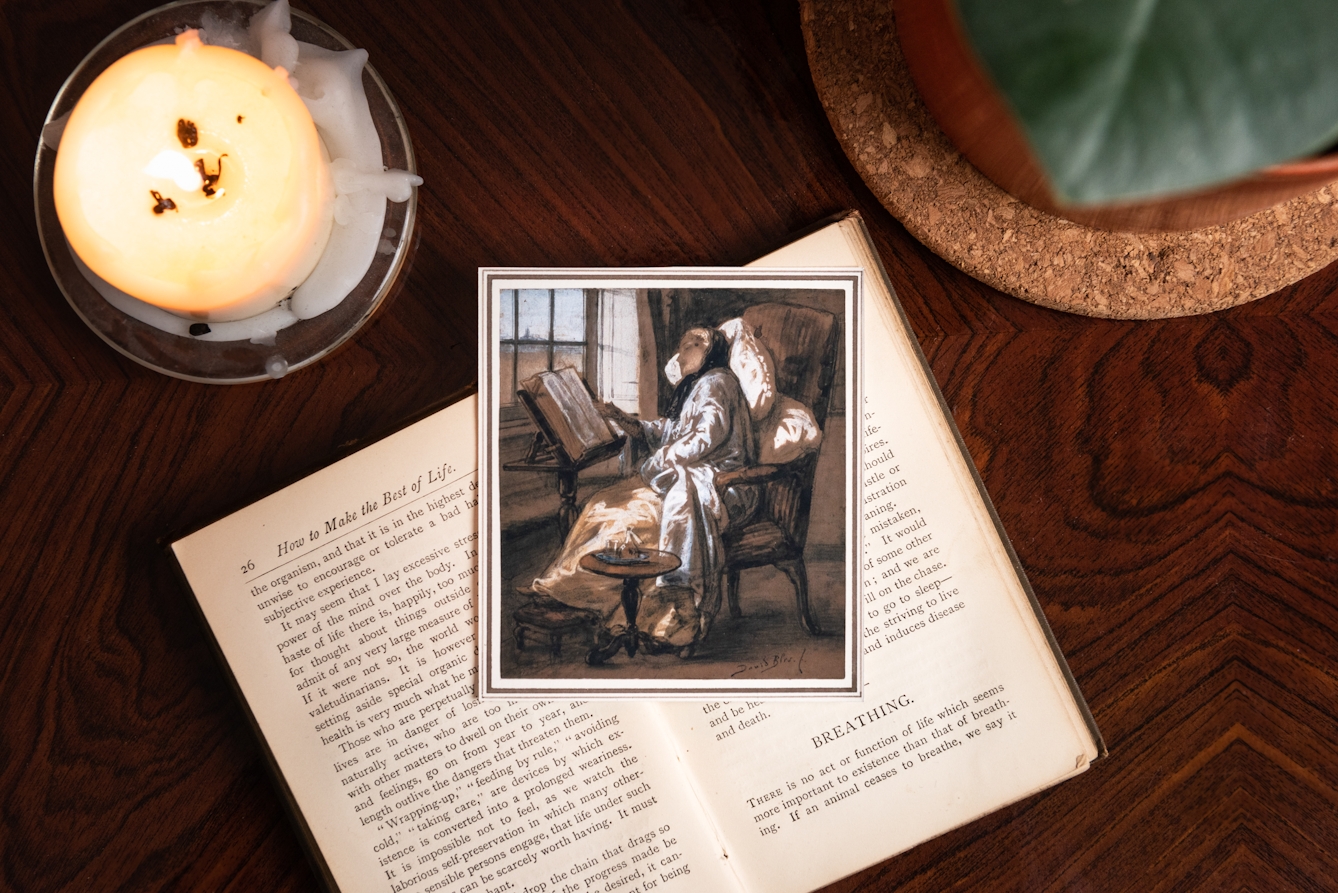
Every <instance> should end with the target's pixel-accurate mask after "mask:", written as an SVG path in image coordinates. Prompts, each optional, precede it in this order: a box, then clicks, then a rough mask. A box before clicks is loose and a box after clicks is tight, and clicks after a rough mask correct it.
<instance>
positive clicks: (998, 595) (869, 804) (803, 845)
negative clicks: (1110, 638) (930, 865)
mask: <svg viewBox="0 0 1338 893" xmlns="http://www.w3.org/2000/svg"><path fill="white" fill-rule="evenodd" d="M843 226H845V225H844V224H838V225H835V226H831V227H828V228H827V229H826V230H823V231H820V232H819V233H817V234H815V235H814V236H810V237H808V238H806V239H803V240H800V242H798V243H795V245H793V246H790V248H789V249H783V250H782V251H781V252H778V253H777V254H776V255H772V256H770V257H768V258H766V259H764V261H763V263H774V264H783V265H786V266H789V265H806V266H812V265H814V264H818V263H825V264H830V265H835V266H851V265H863V266H865V267H866V269H867V270H868V275H867V276H866V280H865V281H866V284H867V285H868V286H869V288H868V291H867V292H866V295H867V303H866V308H867V315H866V320H865V322H866V325H865V350H864V356H865V357H867V358H869V359H868V360H867V362H868V366H867V368H866V370H865V371H866V376H867V377H866V381H867V383H868V384H867V387H866V391H865V394H866V396H865V400H864V405H863V407H862V410H863V412H862V415H861V417H860V418H859V419H855V420H852V421H855V422H856V423H858V424H863V426H864V436H865V438H864V439H865V444H864V448H863V479H864V481H863V482H864V493H865V495H864V498H863V511H862V516H861V517H862V524H863V536H864V560H865V582H864V587H863V599H862V601H863V604H864V609H865V620H864V623H865V638H864V661H865V677H866V683H865V693H864V703H863V704H858V705H856V704H849V703H846V704H837V703H831V704H815V703H810V704H805V705H802V706H800V705H793V704H785V703H764V702H760V701H734V702H712V703H706V704H695V705H687V704H674V705H665V706H664V707H663V711H664V713H663V716H664V717H665V719H666V723H667V727H668V729H669V731H670V733H671V734H672V735H673V736H674V737H675V738H676V739H677V740H678V742H679V746H680V749H681V753H682V757H683V759H684V762H685V764H686V765H687V766H688V768H689V771H690V772H691V774H692V776H693V778H694V779H695V781H696V783H697V784H698V786H699V791H700V793H701V796H702V799H703V800H704V801H705V802H706V803H707V806H708V809H710V810H711V812H712V814H713V815H714V817H715V821H716V823H717V825H718V827H719V828H720V829H721V834H722V835H723V836H724V837H725V839H726V840H727V849H728V851H729V853H730V856H731V861H732V863H733V866H734V868H735V870H736V871H737V872H738V873H739V875H740V877H741V878H743V880H744V883H745V886H747V887H748V888H749V889H750V890H754V891H775V893H786V891H804V890H810V889H813V888H814V887H818V886H821V885H823V884H826V883H830V882H831V881H834V880H836V879H837V878H839V877H842V876H845V875H847V874H850V873H852V872H854V871H857V870H859V869H861V868H864V867H866V866H868V865H870V864H873V863H875V862H878V861H881V860H883V859H885V858H887V857H888V856H891V855H893V854H894V853H897V852H900V851H902V850H905V849H907V848H909V847H911V846H913V845H915V844H916V843H919V842H920V841H922V840H925V839H927V838H929V837H932V836H934V835H936V834H939V833H941V832H943V831H946V830H948V829H950V828H953V827H955V826H957V825H961V824H963V823H965V822H967V821H970V820H971V819H973V818H976V817H978V816H980V815H983V814H985V813H987V812H990V811H992V810H994V809H997V808H999V807H1000V806H1002V805H1004V804H1006V803H1009V802H1012V801H1014V800H1017V799H1019V798H1021V797H1023V796H1026V795H1027V794H1029V793H1032V792H1034V791H1037V790H1039V789H1041V788H1043V787H1045V786H1048V785H1050V784H1053V783H1054V782H1056V781H1058V780H1059V779H1061V778H1063V777H1066V776H1068V775H1071V774H1073V773H1075V772H1077V771H1080V770H1082V769H1084V768H1085V767H1086V766H1087V764H1088V762H1090V760H1091V759H1093V758H1094V757H1095V755H1096V748H1095V745H1094V742H1093V739H1092V736H1091V734H1090V733H1089V732H1088V730H1087V727H1086V725H1085V724H1084V720H1083V717H1082V715H1081V713H1080V712H1079V709H1078V708H1077V706H1076V704H1075V702H1074V699H1073V697H1072V695H1071V693H1070V691H1069V689H1068V686H1067V682H1066V680H1065V677H1064V676H1063V673H1062V670H1061V669H1060V668H1059V666H1058V664H1057V662H1056V661H1055V659H1054V657H1053V654H1052V652H1051V651H1050V648H1049V643H1048V641H1047V640H1046V638H1045V635H1044V633H1043V632H1042V630H1041V628H1040V626H1039V624H1038V623H1037V622H1036V619H1035V616H1034V614H1033V612H1032V608H1031V605H1030V602H1029V601H1028V600H1027V597H1026V593H1025V590H1024V589H1023V586H1022V583H1021V582H1020V581H1019V579H1018V576H1017V574H1016V572H1015V571H1014V568H1013V567H1012V565H1011V563H1010V561H1009V556H1008V553H1007V551H1006V549H1005V548H1004V546H1003V543H1002V541H1001V540H1000V538H999V536H998V534H997V533H996V530H995V527H994V525H993V521H992V518H991V516H990V514H989V511H988V509H987V508H986V506H985V504H984V502H983V501H982V500H981V498H980V497H979V495H978V491H977V489H976V486H975V482H974V478H973V477H972V475H971V471H970V469H969V468H968V466H967V465H966V463H965V461H964V459H963V457H962V455H961V453H960V452H959V450H958V447H957V443H956V441H955V439H954V437H953V435H952V431H951V429H950V428H949V427H948V424H947V422H946V420H945V418H944V416H943V412H942V411H941V409H940V405H939V403H938V401H937V398H936V396H935V395H934V393H933V390H932V388H930V387H929V386H928V385H927V383H926V382H925V381H924V379H923V378H922V373H921V367H920V363H919V360H918V358H917V356H916V354H915V351H914V348H913V347H912V344H911V341H910V340H909V339H911V338H912V337H913V336H912V335H911V333H910V332H909V331H908V330H905V329H904V328H903V326H902V323H901V319H900V317H899V316H898V315H897V314H896V312H895V310H894V309H893V308H892V306H891V304H890V301H889V300H888V299H887V298H886V297H883V296H881V295H880V292H884V293H885V292H886V287H885V286H884V285H883V284H882V283H883V280H882V278H881V276H880V274H879V270H878V269H877V267H876V261H873V260H872V259H871V258H865V257H860V256H859V254H857V253H856V252H855V251H854V250H852V245H851V243H850V242H849V241H847V239H855V238H862V236H858V235H852V233H851V231H850V228H849V227H847V228H846V229H842V227H843ZM859 232H860V231H859V230H858V229H855V230H854V233H855V234H858V233H859ZM747 586H748V580H747V575H746V574H745V577H744V580H743V585H742V595H741V601H742V604H743V610H744V611H745V612H747V610H748V604H747ZM795 622H796V624H797V623H798V620H797V619H796V621H795ZM721 627H722V628H720V629H718V630H716V632H717V633H718V634H720V635H728V628H727V624H722V625H721Z"/></svg>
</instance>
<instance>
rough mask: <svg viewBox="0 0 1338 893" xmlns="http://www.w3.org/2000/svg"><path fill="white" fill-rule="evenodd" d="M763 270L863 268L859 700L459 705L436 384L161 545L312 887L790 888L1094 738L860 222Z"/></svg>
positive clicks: (961, 818) (459, 557)
mask: <svg viewBox="0 0 1338 893" xmlns="http://www.w3.org/2000/svg"><path fill="white" fill-rule="evenodd" d="M762 263H766V264H771V265H776V266H809V267H811V266H815V265H830V266H838V267H850V266H858V267H863V268H864V269H865V270H866V271H867V277H866V279H867V282H868V283H869V286H868V290H867V298H866V300H867V302H868V304H867V306H866V312H867V319H866V325H865V339H866V340H865V355H866V356H869V357H876V358H878V359H877V362H878V366H877V368H876V369H873V370H870V371H871V374H870V375H869V376H868V387H867V389H866V396H865V402H864V405H863V407H861V409H862V415H863V419H862V421H863V424H865V425H866V426H867V429H868V430H869V431H870V432H871V436H870V437H869V438H868V440H867V442H866V444H865V447H864V452H865V456H864V464H865V470H864V474H865V476H866V478H867V479H870V480H873V483H872V484H871V485H870V486H869V487H868V488H867V489H866V499H865V505H866V509H865V512H864V516H863V517H864V525H865V529H864V531H863V534H864V536H865V537H866V544H867V546H868V548H866V550H865V554H866V561H868V562H872V564H873V567H872V568H871V571H870V573H869V574H868V575H867V578H868V579H870V580H872V581H873V585H870V586H868V587H866V588H865V595H864V603H865V610H866V617H865V619H864V623H865V627H866V635H865V645H864V647H865V652H866V654H865V676H866V683H865V699H864V701H863V703H859V702H851V701H849V700H846V701H831V702H815V701H807V702H802V703H798V702H784V703H783V702H748V701H744V702H712V703H690V702H675V703H665V704H657V703H652V702H624V703H616V702H601V703H595V702H580V701H571V700H561V701H547V702H542V701H541V702H534V701H526V702H523V703H522V702H510V703H508V702H504V701H479V700H477V699H476V697H475V691H476V682H475V674H476V665H477V656H476V646H475V640H476V637H475V632H474V630H475V623H476V617H475V610H474V581H475V579H476V576H477V572H478V570H477V565H476V544H477V529H476V526H475V520H474V518H475V507H476V504H477V498H476V496H475V493H476V489H475V488H476V475H475V471H476V469H475V458H476V457H475V446H474V445H475V443H476V438H475V436H474V435H475V429H476V418H477V417H476V412H477V407H476V401H475V400H473V399H468V400H465V401H462V402H460V403H458V404H456V405H454V406H451V407H449V408H447V409H445V410H442V411H440V412H438V413H436V414H434V415H432V416H429V417H428V418H426V419H424V420H422V421H420V422H417V423H415V424H413V425H411V426H410V427H408V428H405V429H404V430H402V431H400V432H398V433H397V434H394V435H392V436H391V437H388V438H386V439H385V440H382V441H379V442H377V443H375V444H373V445H372V446H370V447H367V448H365V449H364V450H362V451H361V452H359V453H356V454H354V455H352V456H350V457H349V458H346V459H344V460H342V461H340V462H338V463H336V464H334V465H331V466H330V467H328V468H326V469H324V470H322V471H320V472H317V473H316V474H314V475H312V476H311V477H309V478H307V479H305V480H303V481H300V482H298V483H297V484H294V485H292V486H290V487H288V488H286V489H284V490H282V491H280V492H278V493H276V494H274V495H272V496H270V497H268V498H266V499H264V500H261V501H260V502H257V503H255V504H254V505H252V506H250V507H248V508H246V509H243V510H241V511H239V512H237V513H235V514H233V515H230V516H228V517H226V518H224V519H223V520H221V521H218V522H216V523H215V524H213V525H211V526H209V527H206V528H204V529H203V530H200V531H199V532H197V533H194V534H192V535H190V536H187V537H185V538H183V539H180V540H178V541H176V542H174V543H173V544H172V547H171V548H172V551H173V553H174V555H175V557H176V559H177V561H178V563H179V565H180V567H181V570H182V572H183V574H184V576H185V578H186V580H187V581H188V583H189V585H190V587H191V589H192V591H193V593H194V595H195V598H196V600H197V602H198V604H199V607H200V610H201V612H202V614H203V616H204V619H205V621H206V625H207V627H208V629H209V631H210V633H211V634H212V636H213V638H214V640H215V642H216V643H217V646H218V649H219V651H220V653H221V655H222V658H223V661H224V663H225V665H226V666H227V668H228V670H229V671H230V672H231V675H232V677H233V678H234V679H235V681H236V685H237V687H238V689H239V691H240V694H241V697H242V700H243V703H244V704H245V705H246V707H247V709H248V711H249V713H250V715H251V716H252V717H253V719H254V723H255V726H256V729H257V733H258V734H259V736H260V738H261V740H262V742H263V743H264V745H265V748H266V750H267V753H268V754H269V755H270V757H271V758H272V764H273V766H274V768H275V770H276V777H277V779H278V783H279V786H280V789H281V791H282V792H283V793H284V795H285V796H286V797H287V799H288V801H289V803H290V805H291V806H292V809H293V813H294V815H295V817H296V820H297V822H298V825H299V827H300V828H301V830H302V832H303V834H304V837H305V838H306V840H307V842H308V844H309V849H310V852H311V854H312V858H313V861H314V863H315V864H316V866H317V868H318V870H319V871H320V872H321V874H322V875H323V877H324V879H325V881H326V882H327V884H328V885H329V886H330V888H331V889H332V890H342V891H346V893H352V891H384V893H401V891H406V893H429V891H454V893H464V891H480V893H493V891H505V890H514V891H517V893H520V891H544V893H550V891H560V893H594V891H599V893H623V891H632V890H652V889H655V890H669V891H673V890H678V891H730V893H733V891H737V893H802V891H806V890H811V889H813V888H816V887H819V886H821V885H823V884H826V883H830V882H832V881H834V880H836V879H838V878H840V877H842V876H844V875H847V874H850V873H851V872H854V871H857V870H859V869H861V868H864V867H865V866H868V865H870V864H873V863H876V862H878V861H881V860H883V859H885V858H887V857H889V856H891V855H893V854H895V853H898V852H901V851H902V850H905V849H907V848H909V847H911V846H914V845H915V844H916V843H918V842H920V841H922V840H924V839H926V838H929V837H932V836H934V835H937V834H939V833H941V832H943V831H946V830H948V829H950V828H953V827H955V826H957V825H960V824H963V823H965V822H968V821H971V820H972V819H974V818H976V817H978V816H981V815H983V814H985V813H987V812H990V811H992V810H995V809H998V808H999V807H1001V806H1003V805H1005V804H1008V803H1011V802H1013V801H1015V800H1018V799H1020V798H1022V797H1025V796H1027V795H1029V794H1031V793H1034V792H1036V791H1039V790H1041V789H1043V788H1045V787H1047V786H1049V785H1052V784H1055V783H1056V782H1058V781H1060V780H1062V779H1064V778H1067V777H1069V776H1071V775H1073V774H1076V773H1078V772H1081V771H1083V770H1084V769H1085V768H1086V767H1087V765H1088V764H1089V762H1090V761H1091V760H1093V759H1094V758H1096V757H1097V756H1098V755H1099V753H1100V752H1101V750H1102V746H1101V743H1100V738H1099V736H1098V734H1097V732H1096V729H1095V726H1094V725H1093V724H1092V721H1091V717H1090V715H1089V714H1088V712H1087V710H1086V707H1085V705H1084V704H1083V702H1082V698H1081V696H1080V695H1079V694H1078V692H1077V690H1076V688H1075V687H1074V686H1073V682H1072V679H1071V678H1070V677H1069V675H1068V672H1067V668H1066V667H1065V665H1064V663H1063V659H1062V658H1061V657H1060V656H1059V654H1058V651H1057V650H1056V648H1055V645H1054V643H1053V641H1052V639H1051V638H1050V635H1049V630H1048V627H1047V626H1046V625H1045V622H1044V620H1043V618H1042V617H1041V615H1040V613H1039V611H1038V609H1037V607H1036V605H1035V602H1034V599H1032V598H1031V597H1030V594H1029V591H1028V589H1027V587H1026V583H1025V580H1024V578H1023V577H1022V576H1021V574H1020V572H1019V571H1018V569H1017V568H1016V563H1015V559H1014V557H1013V555H1012V552H1011V550H1010V549H1009V548H1008V546H1007V543H1006V540H1004V538H1003V537H1002V535H1001V533H1000V532H999V530H998V528H997V521H996V519H995V517H994V515H993V512H992V510H991V508H990V506H989V504H988V501H987V500H986V499H985V498H984V495H983V492H982V491H981V489H980V487H979V482H978V480H977V478H976V477H975V475H974V473H973V471H972V468H971V465H970V462H969V460H968V459H967V458H966V457H965V453H964V451H963V449H962V447H961V444H960V442H959V440H958V439H957V437H956V434H955V431H954V429H953V427H952V424H951V420H950V418H949V416H948V415H947V413H946V412H945V410H944V408H943V406H942V404H941V401H940V398H939V396H938V392H937V389H936V388H935V387H934V385H933V382H932V379H930V378H929V377H928V374H927V372H926V371H925V367H924V364H923V360H922V358H921V357H920V355H919V351H918V348H917V347H916V344H915V341H914V338H913V337H912V336H911V333H910V331H909V330H908V328H907V326H906V323H905V319H904V317H903V316H902V314H901V312H900V308H899V307H898V306H897V305H896V304H895V300H894V298H893V296H892V294H891V291H890V288H889V286H888V285H887V282H886V278H885V276H884V275H883V274H882V271H881V268H880V267H879V265H878V262H877V259H876V257H875V256H874V255H873V253H872V250H871V246H870V244H869V242H868V237H867V234H866V233H865V231H864V229H863V226H862V224H861V223H860V222H859V220H858V218H846V219H845V220H842V221H839V222H837V223H835V224H832V225H830V226H828V227H826V228H825V229H822V230H820V231H818V232H815V233H813V234H812V235H809V236H807V237H805V238H804V239H801V240H800V241H798V242H796V243H794V244H792V245H790V246H788V247H787V248H785V249H782V250H781V251H779V252H777V253H775V254H773V255H771V256H769V257H767V258H765V259H764V260H763V261H762ZM875 479H876V480H875ZM894 485H895V486H894ZM889 488H891V489H889ZM910 557H916V558H918V559H919V560H918V561H917V563H916V564H910V565H908V564H907V562H906V559H907V558H910ZM917 565H918V568H925V567H935V568H936V572H935V574H934V576H935V578H936V579H940V580H942V576H941V574H939V573H938V571H939V570H943V569H947V570H949V571H950V572H951V573H950V579H946V580H943V581H942V582H941V583H940V585H938V586H937V587H934V588H930V589H928V590H926V587H925V585H924V583H923V582H922V581H923V580H924V579H926V575H924V574H922V573H920V570H919V569H917ZM917 574H920V575H919V576H917Z"/></svg>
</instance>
